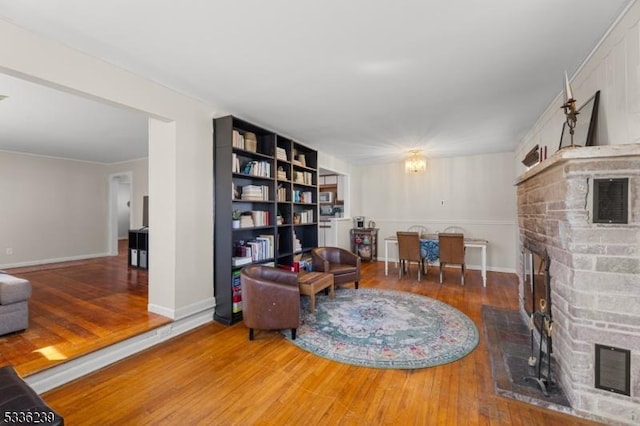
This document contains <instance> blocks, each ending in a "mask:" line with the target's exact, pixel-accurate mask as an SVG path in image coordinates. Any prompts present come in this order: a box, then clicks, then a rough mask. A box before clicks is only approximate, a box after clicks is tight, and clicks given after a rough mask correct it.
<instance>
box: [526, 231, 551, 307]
mask: <svg viewBox="0 0 640 426" xmlns="http://www.w3.org/2000/svg"><path fill="white" fill-rule="evenodd" d="M522 256H523V259H522V265H523V271H522V279H523V283H524V285H523V293H524V294H523V295H522V297H523V299H524V301H523V303H524V309H525V311H526V313H527V316H528V317H531V316H532V315H533V313H534V312H538V311H541V312H542V311H548V312H549V316H550V315H551V286H550V285H549V256H548V255H547V251H546V250H544V249H538V248H537V247H535V245H534V244H532V243H528V242H525V243H524V247H523V250H522Z"/></svg>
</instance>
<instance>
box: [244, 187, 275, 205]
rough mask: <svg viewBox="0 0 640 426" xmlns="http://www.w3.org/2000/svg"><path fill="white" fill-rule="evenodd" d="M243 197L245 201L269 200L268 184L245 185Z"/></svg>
mask: <svg viewBox="0 0 640 426" xmlns="http://www.w3.org/2000/svg"><path fill="white" fill-rule="evenodd" d="M242 199H243V200H245V201H268V200H269V187H268V186H266V185H246V186H243V187H242Z"/></svg>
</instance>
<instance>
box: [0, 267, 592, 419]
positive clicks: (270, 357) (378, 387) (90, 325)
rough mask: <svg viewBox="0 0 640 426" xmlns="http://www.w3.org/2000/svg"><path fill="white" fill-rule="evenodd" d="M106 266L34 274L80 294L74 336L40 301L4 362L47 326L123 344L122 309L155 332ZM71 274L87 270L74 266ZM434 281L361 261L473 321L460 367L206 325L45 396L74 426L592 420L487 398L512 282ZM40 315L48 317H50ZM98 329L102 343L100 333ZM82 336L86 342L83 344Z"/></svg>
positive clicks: (135, 291)
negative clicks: (410, 366)
mask: <svg viewBox="0 0 640 426" xmlns="http://www.w3.org/2000/svg"><path fill="white" fill-rule="evenodd" d="M109 264H110V265H111V266H109ZM109 264H106V265H100V264H99V262H90V265H88V266H87V265H84V267H85V268H86V269H85V271H84V272H83V271H75V272H73V273H70V274H69V286H68V287H66V286H65V278H64V277H62V276H60V274H61V273H62V271H63V270H64V269H65V268H53V269H50V270H47V271H32V272H30V273H34V274H39V275H38V276H35V277H34V278H35V280H36V282H37V283H42V284H38V285H44V282H43V281H48V282H50V283H55V288H52V289H49V290H50V291H48V292H47V294H48V295H50V297H51V300H57V301H62V300H64V301H65V303H74V302H73V300H74V297H73V296H74V294H76V295H77V294H81V295H82V296H83V297H85V298H86V299H85V300H83V301H82V302H78V303H77V306H78V311H79V314H78V323H77V324H78V328H77V329H74V328H73V327H71V326H70V325H69V324H66V325H65V323H64V322H61V323H59V324H56V325H54V324H53V323H52V321H55V320H56V319H57V318H59V317H60V316H61V315H62V313H61V312H60V311H59V309H58V308H57V307H47V306H46V301H45V300H37V301H36V303H34V309H35V310H36V312H35V315H37V316H38V320H37V321H34V322H33V324H31V326H32V327H33V329H34V330H29V331H27V332H26V333H23V334H22V335H18V336H12V337H10V338H11V339H13V344H14V345H15V348H14V349H12V350H10V351H8V354H9V357H7V355H6V354H5V352H4V349H8V348H10V347H11V345H7V344H6V342H2V341H0V355H1V356H0V362H6V361H4V360H5V359H7V358H11V359H12V360H14V361H15V360H16V359H18V360H19V359H20V352H21V351H29V350H33V348H34V347H37V346H38V344H40V343H42V342H44V341H47V342H48V343H51V342H50V341H49V340H46V339H45V335H46V333H47V331H48V330H49V331H51V333H52V334H53V335H55V336H58V337H50V336H49V337H48V339H54V340H55V339H60V341H59V342H58V343H57V345H59V347H64V348H67V349H68V348H69V347H70V346H72V345H83V343H82V342H83V339H85V338H87V337H89V335H88V334H87V333H89V334H94V335H96V336H98V338H99V339H103V340H104V339H106V340H107V341H108V340H110V339H114V338H117V337H122V336H124V335H125V334H126V332H125V331H122V330H119V329H116V330H111V331H109V329H110V327H111V326H114V325H115V326H116V327H117V323H118V321H120V318H122V317H123V316H126V312H127V311H128V310H129V311H130V312H135V315H134V317H136V318H137V319H136V321H137V322H138V325H137V326H135V327H134V328H135V329H136V330H138V328H144V327H147V326H149V324H154V321H155V320H156V319H155V318H154V317H153V316H147V315H146V314H145V312H146V311H145V310H146V302H144V297H145V295H146V293H145V291H146V290H145V291H143V290H142V289H141V287H144V286H146V281H145V280H146V278H147V277H146V273H144V274H141V273H140V271H137V270H136V271H133V273H131V272H127V271H126V268H125V272H122V271H120V270H118V267H116V266H113V265H114V262H112V261H111V260H110V262H109ZM78 267H80V268H82V267H83V265H82V263H81V262H80V263H79V264H78ZM94 275H100V276H99V277H95V276H94ZM438 281H439V277H438V273H437V268H433V267H432V268H430V269H429V273H428V275H427V277H426V278H423V280H422V281H421V282H418V281H417V279H416V278H415V274H414V276H413V277H404V278H403V279H398V276H397V273H396V271H395V269H394V267H393V266H392V267H391V268H390V274H389V276H385V275H384V265H383V264H382V263H381V262H380V263H365V264H364V265H363V270H362V279H361V282H360V283H361V286H362V287H363V288H385V289H393V290H397V291H409V292H413V293H416V294H422V295H425V296H428V297H432V298H436V299H438V300H441V301H443V302H445V303H449V304H450V305H452V306H453V307H455V308H456V309H459V310H460V311H462V312H464V313H465V314H466V315H468V316H469V317H470V318H471V319H472V320H473V322H474V323H475V324H476V326H477V327H478V330H479V331H480V342H479V344H478V347H477V348H476V349H475V350H474V351H473V352H472V353H471V354H469V355H467V356H466V357H465V358H463V359H462V360H459V361H457V362H453V363H450V364H446V365H441V366H437V367H432V368H424V369H416V370H387V369H370V368H364V367H358V366H351V365H346V364H341V363H337V362H333V361H330V360H327V359H324V358H319V357H317V356H315V355H313V354H311V353H309V352H306V351H304V350H302V349H300V348H298V347H297V346H295V345H293V344H291V343H290V342H288V341H287V340H286V339H285V338H284V337H283V336H282V335H281V334H280V333H278V332H273V331H270V332H269V331H267V332H258V333H257V335H256V340H255V341H249V340H248V332H247V329H246V327H244V325H243V324H242V323H240V324H236V325H233V326H230V327H226V326H222V325H220V324H217V323H210V324H206V325H204V326H202V327H199V328H197V329H196V330H193V331H191V332H189V333H186V334H184V335H181V336H178V337H176V338H174V339H172V340H170V341H168V342H165V343H163V344H161V345H158V346H155V347H153V348H150V349H148V350H146V351H144V352H142V353H140V354H136V355H134V356H132V357H130V358H127V359H125V360H123V361H120V362H118V363H116V364H114V365H112V366H109V367H107V368H104V369H102V370H99V371H97V372H95V373H93V374H90V375H88V376H86V377H83V378H81V379H79V380H76V381H74V382H72V383H69V384H67V385H64V386H61V387H60V388H57V389H54V390H52V391H50V392H48V393H46V394H45V395H44V398H45V400H46V401H47V402H48V403H49V404H50V405H51V406H52V407H54V408H55V409H56V410H57V411H59V412H60V413H62V415H63V416H64V417H65V421H66V423H67V424H71V425H92V424H108V425H110V424H118V425H139V424H196V425H197V424H202V425H210V424H216V425H248V424H251V425H273V424H287V425H304V426H309V425H315V424H323V425H324V424H328V425H333V424H340V425H378V424H380V425H383V424H385V425H386V424H388V425H395V424H412V425H413V424H415V425H432V424H465V425H466V424H469V425H489V424H494V425H504V424H523V425H538V424H540V425H542V424H545V425H549V424H572V425H589V424H594V423H591V422H589V421H587V420H585V419H580V418H577V417H573V416H568V415H566V414H562V413H558V412H554V411H550V410H548V409H544V408H541V407H536V406H531V405H527V404H524V403H521V402H518V401H515V400H511V399H507V398H503V397H500V396H497V395H496V394H495V392H494V391H493V380H492V377H491V366H490V361H489V355H488V349H487V347H486V341H485V337H484V331H483V325H482V305H483V304H486V305H492V306H498V307H502V308H507V309H516V308H517V306H518V295H517V281H516V277H515V275H513V274H506V273H495V272H489V273H488V282H487V287H486V288H485V287H483V286H482V281H481V277H480V272H479V271H468V275H467V279H466V283H465V286H464V287H463V286H461V285H460V283H459V271H458V270H451V271H447V274H446V275H445V283H444V284H442V285H441V284H440V283H439V282H438ZM140 283H144V284H140ZM92 288H93V289H94V290H95V291H92ZM127 288H128V290H127ZM76 291H77V293H76ZM127 291H130V293H128V292H127ZM110 293H112V294H110ZM36 299H38V298H36ZM94 304H98V305H99V306H102V307H107V308H105V309H108V310H110V309H115V310H116V311H118V312H117V313H116V314H115V315H114V317H115V318H117V320H115V321H111V319H105V318H102V317H103V310H102V309H97V310H96V312H98V313H99V314H98V315H91V314H87V313H86V312H85V310H86V309H89V310H91V309H92V305H94ZM47 315H51V316H52V317H51V318H53V319H46V318H47ZM69 315H73V314H72V313H70V314H69ZM112 318H113V317H112ZM68 320H69V321H73V317H72V316H70V317H68ZM83 330H86V332H85V331H83ZM32 332H33V333H34V334H33V335H32V337H30V338H29V334H28V333H32ZM104 333H107V336H101V335H102V334H104ZM88 340H89V339H87V341H85V343H84V345H86V346H88V345H89V343H88ZM65 345H68V346H65ZM30 357H31V359H29V356H26V355H24V354H23V358H24V359H26V360H27V361H25V363H26V365H28V366H29V367H28V368H29V369H32V368H34V369H37V368H40V367H42V365H43V364H46V363H42V361H41V360H39V359H38V358H37V357H35V358H34V356H33V355H31V356H30ZM34 359H35V361H34ZM31 363H35V364H39V367H38V366H35V365H33V364H31Z"/></svg>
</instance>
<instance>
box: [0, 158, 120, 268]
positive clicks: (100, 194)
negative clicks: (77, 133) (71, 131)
mask: <svg viewBox="0 0 640 426" xmlns="http://www.w3.org/2000/svg"><path fill="white" fill-rule="evenodd" d="M0 199H1V200H2V214H1V215H0V236H1V237H0V265H1V266H2V267H5V268H7V267H12V266H21V265H30V264H38V263H48V262H58V261H64V260H74V259H83V258H89V257H95V256H105V255H106V254H107V252H108V244H107V233H106V227H107V221H108V217H107V214H108V209H107V199H108V197H107V169H106V167H105V166H104V165H100V164H96V163H88V162H81V161H69V160H62V159H57V158H48V157H41V156H32V155H22V154H16V153H9V152H0ZM7 249H10V250H12V251H13V254H10V255H9V254H7Z"/></svg>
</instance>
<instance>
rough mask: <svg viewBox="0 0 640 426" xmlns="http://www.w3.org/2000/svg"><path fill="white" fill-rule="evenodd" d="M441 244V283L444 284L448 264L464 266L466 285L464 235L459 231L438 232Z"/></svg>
mask: <svg viewBox="0 0 640 426" xmlns="http://www.w3.org/2000/svg"><path fill="white" fill-rule="evenodd" d="M438 242H439V246H440V284H442V273H443V270H442V268H444V267H445V266H446V265H448V264H453V265H460V266H461V268H462V285H464V269H465V265H464V250H465V249H464V235H463V234H459V233H444V232H443V233H440V234H438Z"/></svg>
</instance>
